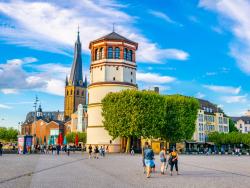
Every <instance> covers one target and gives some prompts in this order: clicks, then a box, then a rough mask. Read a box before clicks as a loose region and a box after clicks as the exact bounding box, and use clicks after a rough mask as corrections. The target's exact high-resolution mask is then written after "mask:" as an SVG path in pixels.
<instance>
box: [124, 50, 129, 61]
mask: <svg viewBox="0 0 250 188" xmlns="http://www.w3.org/2000/svg"><path fill="white" fill-rule="evenodd" d="M123 58H124V59H125V60H127V58H128V49H127V48H124V51H123Z"/></svg>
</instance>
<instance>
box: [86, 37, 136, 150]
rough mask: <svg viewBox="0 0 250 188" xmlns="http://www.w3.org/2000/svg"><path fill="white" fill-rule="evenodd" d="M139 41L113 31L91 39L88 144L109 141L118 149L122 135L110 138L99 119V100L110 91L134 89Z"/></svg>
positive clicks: (101, 143) (110, 144)
mask: <svg viewBox="0 0 250 188" xmlns="http://www.w3.org/2000/svg"><path fill="white" fill-rule="evenodd" d="M137 48H138V44H137V43H136V42H133V41H131V40H129V39H127V38H125V37H123V36H121V35H119V34H117V33H116V32H112V33H110V34H108V35H106V36H103V37H101V38H99V39H97V40H94V41H92V42H90V44H89V49H90V50H91V65H90V85H89V86H88V127H87V145H89V144H93V145H95V144H97V145H107V144H108V145H109V146H110V147H109V149H110V151H111V152H118V151H120V150H121V139H120V138H117V139H115V140H112V138H111V136H110V135H109V134H108V132H107V131H106V130H105V129H104V127H103V123H102V120H103V118H102V114H101V111H102V110H101V109H102V104H101V100H102V99H103V98H104V97H105V95H106V94H108V93H109V92H118V91H121V90H124V89H137V84H136V60H135V57H136V56H135V51H136V50H137Z"/></svg>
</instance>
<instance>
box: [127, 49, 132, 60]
mask: <svg viewBox="0 0 250 188" xmlns="http://www.w3.org/2000/svg"><path fill="white" fill-rule="evenodd" d="M132 55H133V51H132V50H129V51H128V57H127V60H129V61H132Z"/></svg>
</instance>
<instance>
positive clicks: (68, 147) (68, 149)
mask: <svg viewBox="0 0 250 188" xmlns="http://www.w3.org/2000/svg"><path fill="white" fill-rule="evenodd" d="M66 150H67V154H68V156H69V155H70V146H69V144H67V146H66Z"/></svg>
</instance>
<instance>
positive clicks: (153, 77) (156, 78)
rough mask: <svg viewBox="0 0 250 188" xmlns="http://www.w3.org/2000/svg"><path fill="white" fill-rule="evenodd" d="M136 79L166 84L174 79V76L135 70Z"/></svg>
mask: <svg viewBox="0 0 250 188" xmlns="http://www.w3.org/2000/svg"><path fill="white" fill-rule="evenodd" d="M136 79H137V81H139V82H144V83H156V84H166V83H171V82H174V81H176V78H174V77H171V76H161V75H159V74H156V73H149V72H148V73H142V72H137V73H136Z"/></svg>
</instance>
